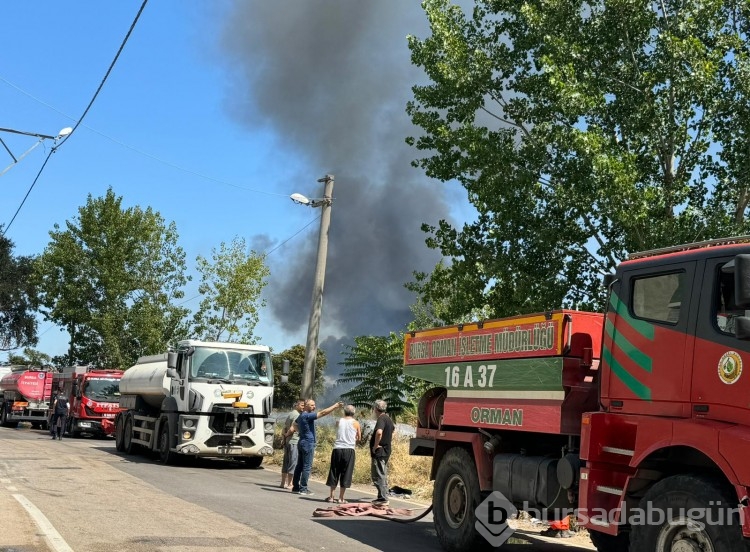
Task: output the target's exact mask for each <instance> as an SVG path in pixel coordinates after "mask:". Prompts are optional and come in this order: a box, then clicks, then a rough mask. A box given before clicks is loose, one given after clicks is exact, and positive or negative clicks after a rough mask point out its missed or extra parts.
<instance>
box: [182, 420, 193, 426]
mask: <svg viewBox="0 0 750 552" xmlns="http://www.w3.org/2000/svg"><path fill="white" fill-rule="evenodd" d="M183 425H184V426H185V427H193V426H194V425H195V422H194V421H193V420H185V422H184V424H183Z"/></svg>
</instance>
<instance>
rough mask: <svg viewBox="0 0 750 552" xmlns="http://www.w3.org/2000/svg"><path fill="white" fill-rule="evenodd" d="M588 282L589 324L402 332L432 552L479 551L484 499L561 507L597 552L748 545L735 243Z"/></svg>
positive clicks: (655, 255) (746, 355) (744, 273)
mask: <svg viewBox="0 0 750 552" xmlns="http://www.w3.org/2000/svg"><path fill="white" fill-rule="evenodd" d="M605 284H606V285H607V288H608V291H609V294H608V302H607V308H606V312H605V313H604V314H598V313H589V312H579V311H571V310H559V311H553V312H546V313H541V314H534V315H528V316H518V317H514V318H508V319H502V320H492V321H483V322H476V323H471V324H459V325H456V326H450V327H441V328H433V329H428V330H423V331H417V332H411V333H410V334H407V335H406V337H405V350H404V364H405V368H404V372H405V373H406V374H408V375H411V376H415V377H417V378H421V379H423V380H427V381H429V382H431V383H433V384H434V388H432V389H431V390H430V391H428V392H427V393H426V394H425V395H424V396H423V397H422V399H421V401H420V404H419V423H418V428H417V435H416V437H415V438H414V439H412V441H411V453H412V454H415V455H428V456H432V458H433V461H432V474H431V476H432V478H433V479H434V480H435V488H434V493H433V517H434V520H435V526H436V532H437V535H438V538H439V540H440V542H441V544H442V546H443V547H444V548H445V549H446V550H451V551H468V550H473V549H474V548H475V547H477V546H481V545H484V544H486V542H485V538H484V537H483V535H482V534H481V533H482V532H481V530H480V529H478V527H477V524H478V523H479V522H482V520H481V519H479V518H478V517H477V507H478V506H479V505H480V504H482V503H483V501H484V500H485V499H486V498H487V497H488V496H490V495H491V494H493V493H494V492H495V491H499V493H502V496H503V497H504V498H505V499H507V500H508V501H509V502H511V503H512V504H513V505H514V506H515V507H516V508H518V509H519V510H520V509H526V510H529V511H533V512H535V515H540V514H539V513H540V512H541V515H544V516H545V517H546V518H547V519H562V517H561V516H562V513H564V512H570V513H575V514H576V515H578V516H579V521H580V522H581V523H582V524H583V525H584V526H585V527H586V528H587V529H588V530H589V533H590V535H591V539H592V541H593V542H594V544H595V545H596V546H597V548H598V550H600V551H601V552H623V551H627V550H630V551H631V552H739V551H746V550H748V549H750V547H748V543H749V542H750V516H749V515H748V514H750V498H748V497H749V496H750V461H749V460H748V455H750V369H749V370H743V367H744V366H745V363H749V364H750V238H732V239H725V240H716V241H711V242H702V243H695V244H689V245H684V246H678V247H673V248H667V249H662V250H655V251H648V252H643V253H638V254H635V255H631V256H630V258H629V259H628V260H627V261H625V262H623V263H621V264H620V265H619V267H618V268H617V270H616V272H615V274H614V275H612V276H609V277H607V278H605ZM561 512H562V513H561ZM652 514H653V515H652ZM660 514H663V515H662V516H660Z"/></svg>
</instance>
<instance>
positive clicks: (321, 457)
mask: <svg viewBox="0 0 750 552" xmlns="http://www.w3.org/2000/svg"><path fill="white" fill-rule="evenodd" d="M315 432H316V436H317V439H318V445H317V447H316V448H315V459H314V460H313V468H312V474H311V476H312V477H313V478H314V479H317V480H320V481H323V482H325V480H326V477H328V468H329V466H330V461H331V450H332V449H333V442H334V440H335V438H336V430H335V429H334V427H332V426H328V427H326V426H322V425H320V424H318V425H317V427H316V428H315ZM391 448H392V451H391V458H390V460H389V462H388V485H389V486H391V487H394V486H399V487H403V488H405V489H410V490H411V491H412V492H413V493H414V494H413V495H412V496H413V498H414V499H415V500H419V501H424V502H429V501H431V500H432V483H433V482H432V481H430V466H431V465H432V458H428V457H425V456H409V438H408V437H404V436H401V435H399V434H398V433H396V434H395V435H394V439H393V444H392V447H391ZM283 456H284V451H283V449H282V446H281V427H280V426H279V425H278V424H277V426H276V438H275V440H274V453H273V456H272V457H271V458H270V459H268V460H266V463H268V464H273V465H277V466H281V461H282V459H283ZM352 484H353V485H371V484H372V478H371V476H370V453H369V450H368V447H367V444H365V445H364V446H358V447H357V455H356V460H355V464H354V475H353V477H352Z"/></svg>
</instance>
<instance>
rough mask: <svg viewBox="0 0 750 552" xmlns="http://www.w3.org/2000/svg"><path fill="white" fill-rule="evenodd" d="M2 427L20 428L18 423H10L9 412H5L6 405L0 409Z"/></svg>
mask: <svg viewBox="0 0 750 552" xmlns="http://www.w3.org/2000/svg"><path fill="white" fill-rule="evenodd" d="M0 425H1V426H3V427H10V428H15V427H18V422H9V421H8V411H7V410H5V405H3V407H2V408H0Z"/></svg>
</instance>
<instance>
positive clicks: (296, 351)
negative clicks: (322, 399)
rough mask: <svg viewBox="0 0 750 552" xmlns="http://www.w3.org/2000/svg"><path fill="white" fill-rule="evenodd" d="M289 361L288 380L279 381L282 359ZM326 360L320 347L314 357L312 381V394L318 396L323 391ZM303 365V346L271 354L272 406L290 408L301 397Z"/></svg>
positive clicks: (282, 364)
mask: <svg viewBox="0 0 750 552" xmlns="http://www.w3.org/2000/svg"><path fill="white" fill-rule="evenodd" d="M285 360H288V361H289V374H288V375H289V382H288V383H281V376H282V368H283V366H284V361H285ZM327 365H328V360H327V359H326V354H325V352H323V350H322V349H318V354H317V356H316V358H315V381H314V383H313V396H314V397H319V396H320V395H322V393H323V387H324V380H323V373H324V372H325V369H326V366H327ZM304 366H305V346H304V345H295V346H294V347H291V348H289V349H287V350H285V351H282V352H281V353H279V354H277V355H273V384H274V390H273V404H274V408H281V409H286V408H291V407H292V404H293V403H294V401H296V400H297V399H299V398H300V397H301V393H302V370H303V368H304Z"/></svg>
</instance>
